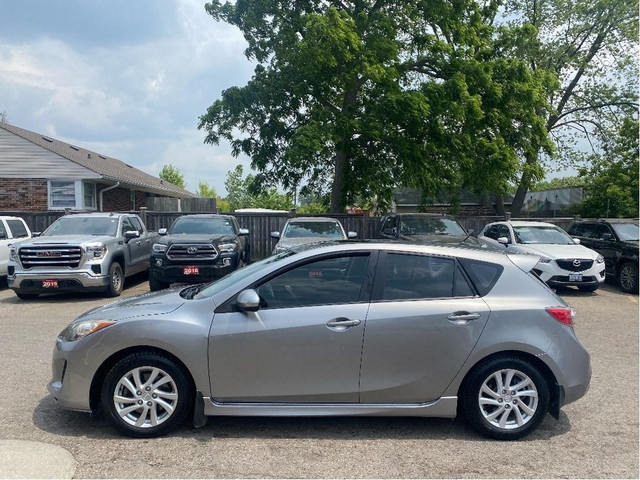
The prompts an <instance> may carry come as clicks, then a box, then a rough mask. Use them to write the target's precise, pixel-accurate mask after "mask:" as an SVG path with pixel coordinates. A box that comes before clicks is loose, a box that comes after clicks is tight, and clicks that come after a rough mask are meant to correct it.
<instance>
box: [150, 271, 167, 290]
mask: <svg viewBox="0 0 640 480" xmlns="http://www.w3.org/2000/svg"><path fill="white" fill-rule="evenodd" d="M169 285H170V284H169V283H166V282H162V281H160V280H158V279H157V278H154V277H153V274H150V275H149V290H151V291H152V292H157V291H158V290H163V289H165V288H169Z"/></svg>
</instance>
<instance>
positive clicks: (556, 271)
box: [533, 261, 605, 288]
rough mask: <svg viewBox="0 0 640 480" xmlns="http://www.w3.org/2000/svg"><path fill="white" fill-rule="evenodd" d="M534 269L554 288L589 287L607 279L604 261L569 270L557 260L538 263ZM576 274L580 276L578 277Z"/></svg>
mask: <svg viewBox="0 0 640 480" xmlns="http://www.w3.org/2000/svg"><path fill="white" fill-rule="evenodd" d="M533 271H534V272H535V273H536V274H537V275H538V276H539V277H540V278H541V279H542V281H543V282H545V283H546V284H547V285H549V286H550V287H552V288H557V287H580V286H584V287H588V286H595V285H600V284H601V283H603V282H604V279H605V268H604V263H594V265H593V266H592V267H591V268H589V269H587V270H582V271H576V272H573V271H569V270H565V269H563V268H561V267H560V266H558V265H557V264H556V263H555V261H551V262H549V263H538V264H536V266H535V268H534V269H533ZM575 276H579V279H577V278H576V277H575Z"/></svg>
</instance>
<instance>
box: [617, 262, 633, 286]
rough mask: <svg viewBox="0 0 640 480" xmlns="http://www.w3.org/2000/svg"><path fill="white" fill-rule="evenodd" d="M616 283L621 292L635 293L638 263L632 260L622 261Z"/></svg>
mask: <svg viewBox="0 0 640 480" xmlns="http://www.w3.org/2000/svg"><path fill="white" fill-rule="evenodd" d="M618 284H619V285H620V288H621V289H622V291H623V292H626V293H637V291H638V265H637V264H634V263H632V262H626V263H624V264H623V265H622V266H621V267H620V269H619V270H618Z"/></svg>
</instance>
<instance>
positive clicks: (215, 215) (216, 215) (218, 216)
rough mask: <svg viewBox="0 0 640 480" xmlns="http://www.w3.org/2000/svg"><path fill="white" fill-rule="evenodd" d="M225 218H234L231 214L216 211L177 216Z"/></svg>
mask: <svg viewBox="0 0 640 480" xmlns="http://www.w3.org/2000/svg"><path fill="white" fill-rule="evenodd" d="M185 217H188V218H225V219H229V218H234V217H233V215H220V214H218V213H192V214H189V215H180V216H179V217H178V218H185ZM178 218H176V220H178Z"/></svg>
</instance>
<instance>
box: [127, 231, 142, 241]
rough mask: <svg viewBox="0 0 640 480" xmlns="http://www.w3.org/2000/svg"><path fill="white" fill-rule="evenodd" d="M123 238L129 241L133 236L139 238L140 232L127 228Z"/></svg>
mask: <svg viewBox="0 0 640 480" xmlns="http://www.w3.org/2000/svg"><path fill="white" fill-rule="evenodd" d="M124 238H125V239H126V240H127V241H129V240H133V239H134V238H140V232H139V231H137V230H129V231H128V232H124Z"/></svg>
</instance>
